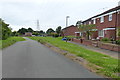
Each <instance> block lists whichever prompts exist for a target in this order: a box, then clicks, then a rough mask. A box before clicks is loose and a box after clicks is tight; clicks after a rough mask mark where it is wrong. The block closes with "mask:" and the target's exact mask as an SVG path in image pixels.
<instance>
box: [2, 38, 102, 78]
mask: <svg viewBox="0 0 120 80" xmlns="http://www.w3.org/2000/svg"><path fill="white" fill-rule="evenodd" d="M2 77H3V78H101V77H100V76H98V75H96V74H95V73H92V72H90V71H88V70H87V69H85V68H84V67H82V66H81V65H80V64H78V63H76V62H74V61H72V60H70V59H68V58H66V57H65V56H63V55H61V54H59V53H56V52H54V51H52V50H50V49H49V48H47V47H45V46H44V45H42V44H40V43H38V42H36V41H33V40H30V39H27V40H26V41H22V42H17V43H15V44H14V45H12V46H10V47H8V48H6V49H4V50H3V51H2Z"/></svg>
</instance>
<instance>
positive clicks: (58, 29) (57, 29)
mask: <svg viewBox="0 0 120 80" xmlns="http://www.w3.org/2000/svg"><path fill="white" fill-rule="evenodd" d="M61 28H62V27H61V26H58V27H57V28H56V33H57V34H58V35H59V34H60V33H61Z"/></svg>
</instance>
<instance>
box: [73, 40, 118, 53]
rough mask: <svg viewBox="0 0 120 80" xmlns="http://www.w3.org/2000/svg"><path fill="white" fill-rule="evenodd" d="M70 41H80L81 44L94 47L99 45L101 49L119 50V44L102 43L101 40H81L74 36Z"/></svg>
mask: <svg viewBox="0 0 120 80" xmlns="http://www.w3.org/2000/svg"><path fill="white" fill-rule="evenodd" d="M71 41H73V42H76V43H81V44H83V45H87V46H94V47H99V48H103V49H107V50H111V51H117V52H120V46H118V45H116V44H110V43H103V42H99V41H98V42H97V41H90V40H83V41H81V39H76V38H73V39H72V40H71Z"/></svg>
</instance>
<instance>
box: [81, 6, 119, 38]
mask: <svg viewBox="0 0 120 80" xmlns="http://www.w3.org/2000/svg"><path fill="white" fill-rule="evenodd" d="M82 23H83V25H89V24H95V25H96V31H94V33H93V34H92V35H91V39H97V38H98V39H102V38H113V39H115V40H116V39H118V36H117V29H118V28H120V6H117V7H115V8H112V9H109V10H107V11H105V12H103V13H101V14H98V15H96V16H93V17H91V18H89V19H87V20H85V21H83V22H82ZM83 36H84V37H86V36H85V35H83Z"/></svg>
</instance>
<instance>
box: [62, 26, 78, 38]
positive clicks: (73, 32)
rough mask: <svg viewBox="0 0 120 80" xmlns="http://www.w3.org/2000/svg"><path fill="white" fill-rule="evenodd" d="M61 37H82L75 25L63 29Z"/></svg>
mask: <svg viewBox="0 0 120 80" xmlns="http://www.w3.org/2000/svg"><path fill="white" fill-rule="evenodd" d="M61 36H80V34H79V31H78V28H77V27H76V26H74V25H71V26H68V27H66V28H64V29H62V33H61Z"/></svg>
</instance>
